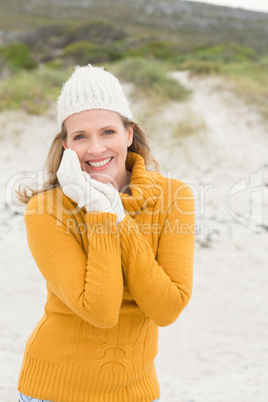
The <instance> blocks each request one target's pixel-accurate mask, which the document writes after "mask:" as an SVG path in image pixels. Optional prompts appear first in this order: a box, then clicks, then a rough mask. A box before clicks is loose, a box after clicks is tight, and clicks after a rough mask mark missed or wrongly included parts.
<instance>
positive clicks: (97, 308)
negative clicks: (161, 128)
mask: <svg viewBox="0 0 268 402" xmlns="http://www.w3.org/2000/svg"><path fill="white" fill-rule="evenodd" d="M126 168H127V170H129V171H132V176H131V183H130V188H131V191H132V194H131V195H128V194H122V193H120V197H121V199H122V202H123V206H124V208H125V211H126V217H125V219H124V220H123V221H122V222H121V223H120V224H119V225H116V215H115V214H112V213H104V212H86V211H85V209H84V208H83V209H80V208H78V206H77V205H76V204H75V203H74V202H72V201H71V200H70V199H69V198H68V197H66V196H65V195H64V194H63V192H62V190H61V188H60V187H57V188H54V189H52V190H50V191H47V192H43V193H41V194H39V195H37V196H35V197H33V198H32V199H31V200H30V202H29V203H28V205H27V208H26V211H25V223H26V229H27V239H28V244H29V247H30V250H31V252H32V255H33V257H34V259H35V262H36V264H37V266H38V268H39V269H40V271H41V273H42V275H43V276H44V278H45V280H46V282H47V291H48V293H47V303H46V305H45V312H44V315H43V317H42V318H41V320H40V321H39V323H38V324H37V326H36V327H35V329H34V331H33V333H32V334H31V336H30V337H29V339H28V341H27V343H26V348H25V353H24V358H23V363H22V367H21V370H20V375H19V380H18V390H19V391H20V392H21V393H23V394H25V395H28V396H32V397H35V398H39V399H46V400H49V401H54V402H151V401H153V400H154V399H156V398H159V395H160V391H159V384H158V381H157V376H156V372H155V366H154V358H155V356H156V354H157V338H158V326H166V325H169V324H171V323H173V322H174V321H175V320H176V319H177V317H178V316H179V314H180V313H181V311H182V310H183V309H184V307H185V306H186V305H187V303H188V301H189V299H190V296H191V291H192V274H193V272H192V271H193V259H194V223H195V217H194V199H193V193H192V191H191V189H190V187H189V186H187V185H186V184H185V183H183V182H181V181H178V180H175V179H168V178H165V177H163V176H162V175H161V174H160V173H156V172H149V171H146V169H145V165H144V161H143V159H142V157H141V156H140V155H137V154H135V153H132V152H128V156H127V160H126Z"/></svg>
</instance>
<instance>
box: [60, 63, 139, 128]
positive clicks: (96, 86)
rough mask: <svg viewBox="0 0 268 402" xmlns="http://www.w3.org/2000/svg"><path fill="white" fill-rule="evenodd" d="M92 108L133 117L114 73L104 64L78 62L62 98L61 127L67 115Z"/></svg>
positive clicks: (64, 88) (62, 93)
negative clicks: (80, 64)
mask: <svg viewBox="0 0 268 402" xmlns="http://www.w3.org/2000/svg"><path fill="white" fill-rule="evenodd" d="M91 109H104V110H111V111H114V112H117V113H119V114H120V115H121V116H123V117H127V118H128V119H133V115H132V112H131V110H130V108H129V104H128V101H127V100H126V97H125V95H124V92H123V89H122V86H121V84H120V82H119V80H118V79H117V78H116V77H115V76H114V75H112V74H111V73H109V72H107V71H105V70H104V67H93V66H92V65H91V64H88V65H87V66H84V67H80V66H76V67H75V69H74V72H73V73H72V75H71V77H70V78H69V79H68V80H67V81H66V82H65V84H64V85H63V87H62V90H61V94H60V96H59V98H58V126H59V130H61V127H62V123H63V122H64V120H65V119H67V117H69V116H71V115H72V114H74V113H80V112H83V111H84V110H91Z"/></svg>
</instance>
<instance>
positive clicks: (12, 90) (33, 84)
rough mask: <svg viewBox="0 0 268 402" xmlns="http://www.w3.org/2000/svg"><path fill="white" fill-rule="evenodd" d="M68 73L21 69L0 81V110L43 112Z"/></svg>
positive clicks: (55, 97)
mask: <svg viewBox="0 0 268 402" xmlns="http://www.w3.org/2000/svg"><path fill="white" fill-rule="evenodd" d="M68 75H69V71H68V73H67V71H66V72H59V71H53V70H43V71H32V72H28V71H26V70H22V71H20V72H18V73H17V74H14V76H13V77H10V78H7V79H5V80H2V81H0V110H3V109H23V110H25V111H26V112H28V113H33V114H42V113H44V112H45V111H46V110H47V109H48V107H49V106H50V105H51V103H52V102H55V100H56V99H57V96H58V95H59V92H60V88H61V85H62V83H63V82H64V81H65V80H66V79H67V77H68Z"/></svg>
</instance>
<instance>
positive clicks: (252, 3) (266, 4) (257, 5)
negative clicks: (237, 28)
mask: <svg viewBox="0 0 268 402" xmlns="http://www.w3.org/2000/svg"><path fill="white" fill-rule="evenodd" d="M188 1H199V2H201V3H210V4H217V5H218V6H228V7H241V8H245V9H247V10H255V11H264V12H266V13H268V0H188Z"/></svg>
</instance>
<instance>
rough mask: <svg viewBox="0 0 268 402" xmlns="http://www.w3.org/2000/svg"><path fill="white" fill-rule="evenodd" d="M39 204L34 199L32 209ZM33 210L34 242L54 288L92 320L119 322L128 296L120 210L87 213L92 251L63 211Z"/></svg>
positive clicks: (106, 324) (30, 234) (105, 324)
mask: <svg viewBox="0 0 268 402" xmlns="http://www.w3.org/2000/svg"><path fill="white" fill-rule="evenodd" d="M30 203H31V201H30ZM33 208H34V206H33V205H30V206H29V204H28V207H27V209H28V210H30V209H31V211H33ZM27 209H26V213H25V224H26V230H27V240H28V245H29V248H30V251H31V253H32V255H33V258H34V260H35V262H36V264H37V266H38V268H39V269H40V271H41V273H42V275H43V276H44V278H45V279H46V281H47V283H48V285H49V286H50V288H51V290H52V293H54V294H55V295H56V296H57V297H58V298H59V299H60V300H61V301H62V302H63V303H65V304H66V306H67V307H69V308H70V309H71V310H72V311H73V312H74V313H75V314H77V315H79V316H80V317H81V318H83V319H84V320H85V321H87V322H89V323H90V324H92V325H94V326H96V327H99V328H110V327H113V326H115V325H116V323H117V321H118V317H119V310H120V306H121V302H122V297H123V276H122V266H121V249H120V240H119V236H118V231H117V225H116V215H115V214H111V213H104V212H99V213H96V212H94V213H87V214H86V215H85V225H86V231H87V238H88V251H87V253H86V252H85V251H84V249H83V248H82V246H81V245H80V243H79V242H78V240H77V239H76V236H74V234H72V233H71V232H70V231H69V230H68V227H67V225H64V224H63V223H62V222H59V221H58V219H57V216H55V215H54V214H48V213H27Z"/></svg>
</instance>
